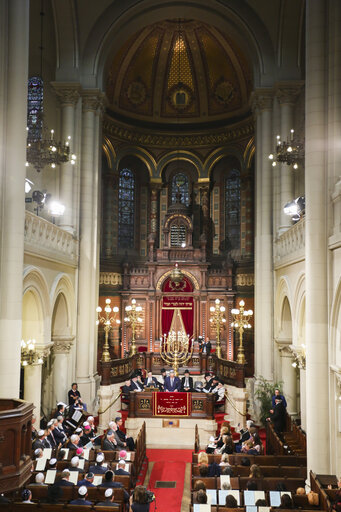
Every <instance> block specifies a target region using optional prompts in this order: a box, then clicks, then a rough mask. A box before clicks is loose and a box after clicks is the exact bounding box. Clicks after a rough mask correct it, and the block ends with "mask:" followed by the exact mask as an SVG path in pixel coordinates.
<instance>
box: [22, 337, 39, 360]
mask: <svg viewBox="0 0 341 512" xmlns="http://www.w3.org/2000/svg"><path fill="white" fill-rule="evenodd" d="M32 364H43V358H42V357H40V355H39V354H38V353H37V349H36V340H28V341H24V340H21V366H28V365H32Z"/></svg>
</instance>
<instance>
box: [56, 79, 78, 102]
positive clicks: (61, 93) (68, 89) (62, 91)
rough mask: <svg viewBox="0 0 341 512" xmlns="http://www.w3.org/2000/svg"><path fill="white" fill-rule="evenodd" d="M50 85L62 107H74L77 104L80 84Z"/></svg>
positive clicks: (62, 83) (61, 83)
mask: <svg viewBox="0 0 341 512" xmlns="http://www.w3.org/2000/svg"><path fill="white" fill-rule="evenodd" d="M51 85H52V87H53V89H54V90H55V93H56V96H57V98H58V100H59V103H60V105H61V106H62V107H67V106H75V105H76V104H77V102H78V100H79V97H80V89H81V86H80V84H78V83H68V82H52V83H51Z"/></svg>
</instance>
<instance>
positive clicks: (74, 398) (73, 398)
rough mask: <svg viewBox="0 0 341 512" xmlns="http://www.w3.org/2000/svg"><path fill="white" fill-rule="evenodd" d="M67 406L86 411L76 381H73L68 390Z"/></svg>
mask: <svg viewBox="0 0 341 512" xmlns="http://www.w3.org/2000/svg"><path fill="white" fill-rule="evenodd" d="M68 398H69V407H70V408H71V409H84V410H85V411H86V407H85V404H84V403H83V401H82V398H81V394H80V392H79V391H78V385H77V382H73V383H72V385H71V389H70V391H69V392H68Z"/></svg>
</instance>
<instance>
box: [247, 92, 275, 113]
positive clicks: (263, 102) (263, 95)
mask: <svg viewBox="0 0 341 512" xmlns="http://www.w3.org/2000/svg"><path fill="white" fill-rule="evenodd" d="M273 97H274V91H273V89H272V88H261V89H256V90H255V91H253V93H252V110H253V112H254V114H255V115H257V114H259V113H260V112H263V111H264V110H271V109H272V103H273Z"/></svg>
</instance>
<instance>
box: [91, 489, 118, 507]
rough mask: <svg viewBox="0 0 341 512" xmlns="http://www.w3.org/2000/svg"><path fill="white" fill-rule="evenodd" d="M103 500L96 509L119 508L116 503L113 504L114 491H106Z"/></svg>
mask: <svg viewBox="0 0 341 512" xmlns="http://www.w3.org/2000/svg"><path fill="white" fill-rule="evenodd" d="M104 497H105V500H104V501H100V502H99V503H97V504H96V507H116V506H119V504H118V503H115V502H114V491H113V489H110V488H109V489H106V490H105V493H104Z"/></svg>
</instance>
